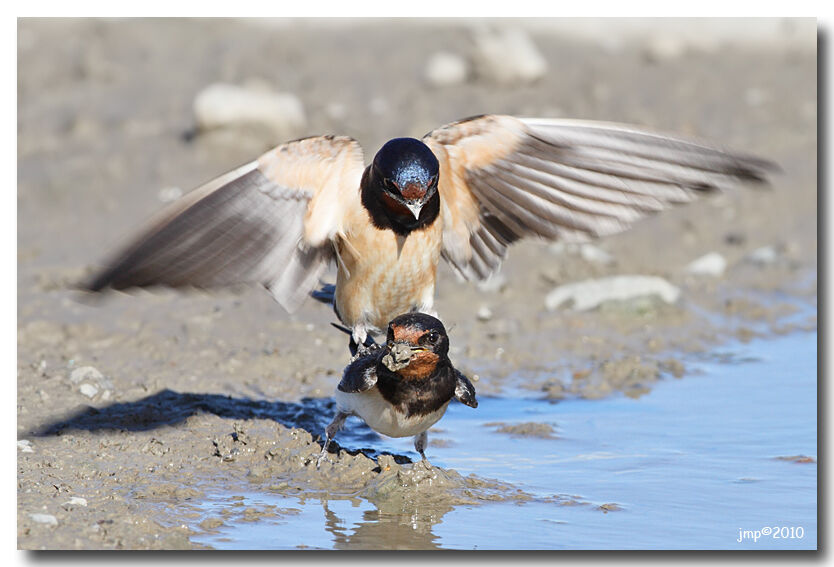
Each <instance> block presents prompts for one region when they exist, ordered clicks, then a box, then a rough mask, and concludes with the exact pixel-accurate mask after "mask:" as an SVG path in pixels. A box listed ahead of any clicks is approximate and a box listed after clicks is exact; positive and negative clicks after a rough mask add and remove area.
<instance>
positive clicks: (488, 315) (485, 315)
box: [478, 305, 492, 321]
mask: <svg viewBox="0 0 834 567" xmlns="http://www.w3.org/2000/svg"><path fill="white" fill-rule="evenodd" d="M478 319H480V320H481V321H489V320H490V319H492V309H490V308H489V306H487V305H481V307H480V309H478Z"/></svg>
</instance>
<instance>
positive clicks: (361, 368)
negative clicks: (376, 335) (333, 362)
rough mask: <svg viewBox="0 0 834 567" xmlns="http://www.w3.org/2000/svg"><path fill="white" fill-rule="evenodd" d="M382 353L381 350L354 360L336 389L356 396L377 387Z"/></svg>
mask: <svg viewBox="0 0 834 567" xmlns="http://www.w3.org/2000/svg"><path fill="white" fill-rule="evenodd" d="M381 352H382V350H381V349H379V350H377V352H375V353H373V354H370V355H364V356H359V357H357V358H356V359H354V360H353V361H352V362H351V363H350V364H348V365H347V368H345V372H344V374H342V380H341V382H339V385H338V386H337V387H336V388H337V389H338V390H339V391H342V392H347V393H348V394H356V393H359V392H365V391H367V390H370V389H371V388H373V387H374V386H376V379H377V376H376V365H377V363H378V362H379V357H380V355H381Z"/></svg>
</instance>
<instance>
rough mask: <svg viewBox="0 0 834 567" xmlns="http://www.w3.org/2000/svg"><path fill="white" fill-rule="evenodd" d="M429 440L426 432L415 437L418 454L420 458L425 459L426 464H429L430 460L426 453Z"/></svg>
mask: <svg viewBox="0 0 834 567" xmlns="http://www.w3.org/2000/svg"><path fill="white" fill-rule="evenodd" d="M428 439H429V434H428V433H426V432H425V431H423V432H422V433H418V434H417V435H415V436H414V448H415V449H416V450H417V452H418V453H420V456H421V457H423V460H424V461H425V462H426V464H429V461H428V459H426V453H425V452H424V451H425V450H426V444H427V442H428Z"/></svg>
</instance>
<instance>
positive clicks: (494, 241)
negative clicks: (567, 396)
mask: <svg viewBox="0 0 834 567" xmlns="http://www.w3.org/2000/svg"><path fill="white" fill-rule="evenodd" d="M423 141H424V142H425V143H426V144H427V145H428V146H429V147H430V148H431V150H432V152H433V153H434V154H435V155H436V156H437V159H438V161H439V162H440V182H439V185H438V187H439V189H438V190H439V192H440V199H441V203H442V206H441V218H442V221H443V256H444V258H446V260H448V261H449V263H450V264H451V265H452V266H453V267H454V268H455V269H456V270H457V271H458V272H459V273H460V274H461V275H462V276H464V277H465V278H466V279H470V280H472V279H475V280H482V279H486V278H488V277H489V276H490V275H492V274H493V273H494V272H495V271H497V270H498V268H499V267H500V265H501V262H502V260H503V258H504V256H505V254H506V250H507V246H509V245H510V244H511V243H513V242H515V241H516V240H518V239H520V238H524V237H540V238H546V239H551V240H563V241H583V240H588V239H591V238H594V237H598V236H604V235H608V234H614V233H617V232H620V231H622V230H625V229H626V228H628V227H629V226H631V225H632V223H634V222H635V221H637V220H638V219H640V218H642V217H644V216H646V215H648V214H650V213H653V212H656V211H660V210H662V209H665V208H667V207H669V206H671V205H673V204H675V203H686V202H689V201H691V200H693V199H694V198H696V196H697V195H698V194H700V193H704V192H706V191H710V190H715V189H724V188H727V187H729V186H731V185H733V184H736V183H737V182H738V181H745V180H746V181H763V180H764V179H765V178H766V175H767V173H768V172H769V171H772V170H774V169H776V166H775V165H774V164H773V163H771V162H768V161H766V160H763V159H759V158H756V157H752V156H746V155H741V154H737V153H730V152H726V151H724V150H722V149H720V148H716V147H713V146H709V145H706V144H703V143H699V142H693V141H688V140H682V139H678V138H674V137H671V136H668V135H665V134H659V133H655V132H652V131H649V130H646V129H642V128H637V127H632V126H625V125H619V124H609V123H603V122H593V121H582V120H550V119H537V118H514V117H512V116H500V115H485V116H477V117H474V118H469V119H466V120H462V121H459V122H455V123H452V124H448V125H446V126H443V127H441V128H438V129H437V130H434V131H432V132H430V133H429V134H427V135H426V136H425V137H424V138H423Z"/></svg>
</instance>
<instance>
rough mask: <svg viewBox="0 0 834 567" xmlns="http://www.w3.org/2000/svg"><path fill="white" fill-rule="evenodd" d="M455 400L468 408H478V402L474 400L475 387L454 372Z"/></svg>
mask: <svg viewBox="0 0 834 567" xmlns="http://www.w3.org/2000/svg"><path fill="white" fill-rule="evenodd" d="M454 372H455V399H457V401H459V402H460V403H462V404H465V405H467V406H469V407H470V408H476V407H478V400H476V399H475V386H473V385H472V382H470V381H469V378H467V377H466V376H464V375H463V374H461V373H460V371H458V370H455V371H454Z"/></svg>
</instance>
